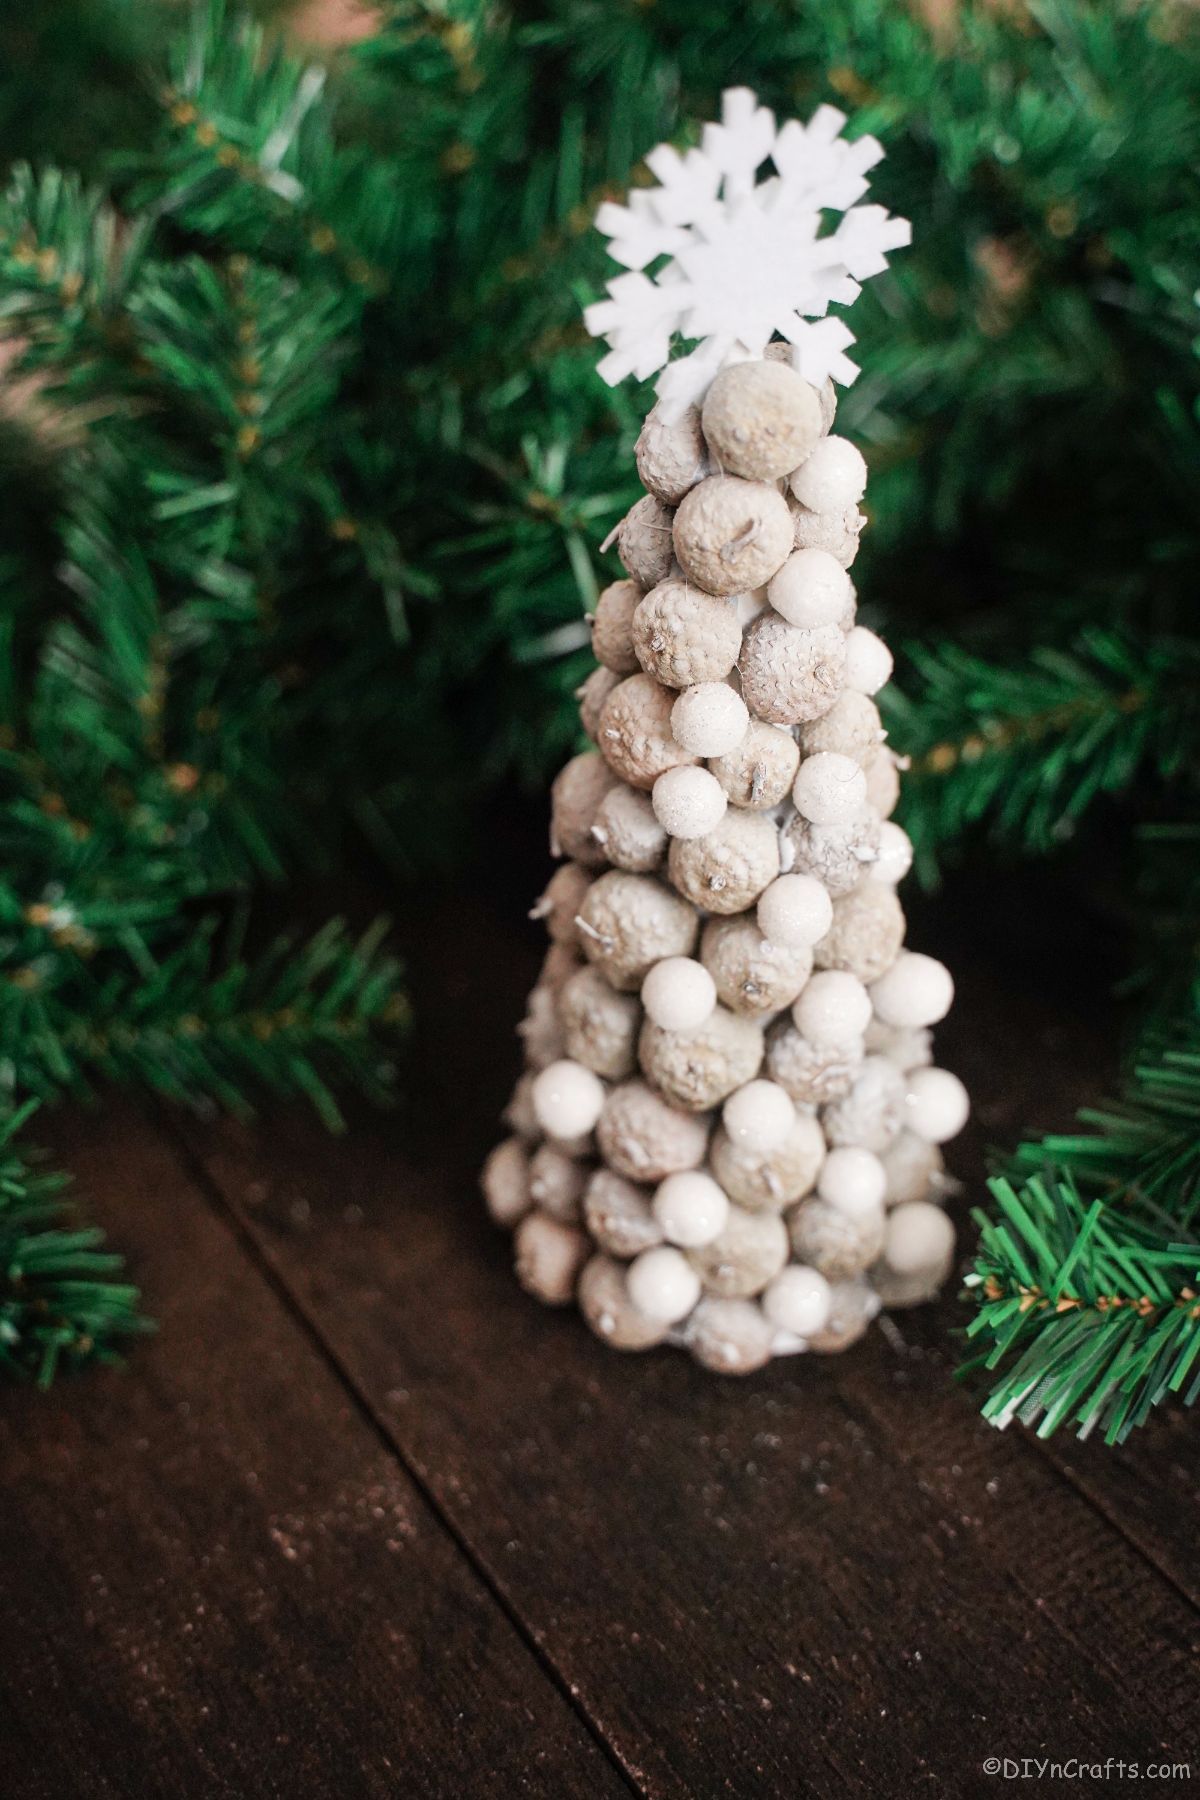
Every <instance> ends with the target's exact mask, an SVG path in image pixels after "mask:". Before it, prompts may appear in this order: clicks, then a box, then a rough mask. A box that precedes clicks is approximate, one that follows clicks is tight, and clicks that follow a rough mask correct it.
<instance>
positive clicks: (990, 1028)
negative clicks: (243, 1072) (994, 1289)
mask: <svg viewBox="0 0 1200 1800" xmlns="http://www.w3.org/2000/svg"><path fill="white" fill-rule="evenodd" d="M539 875H540V869H539V868H538V866H537V859H536V856H535V855H534V854H533V853H531V852H527V851H518V852H517V853H515V854H514V857H513V858H512V859H511V867H510V870H509V873H508V874H507V875H505V876H503V877H502V878H501V879H500V880H498V881H493V882H491V883H490V884H489V886H488V888H487V889H484V888H483V887H482V885H480V884H464V886H463V888H462V889H461V890H460V897H459V898H458V899H456V900H451V901H442V900H439V901H438V902H437V904H436V905H433V904H431V905H428V906H427V907H426V908H425V909H424V911H423V912H415V913H414V914H413V915H412V917H411V918H409V919H408V920H407V921H406V923H405V932H406V934H407V936H408V938H409V941H410V944H411V947H412V965H413V976H414V987H415V988H416V990H417V994H418V999H419V1002H420V1006H421V1016H422V1019H423V1028H422V1030H423V1036H422V1041H421V1044H420V1046H419V1053H418V1057H417V1059H416V1061H415V1063H414V1069H415V1070H417V1071H419V1074H415V1075H414V1076H413V1078H412V1079H413V1081H414V1083H418V1084H419V1089H418V1094H417V1102H418V1103H417V1104H415V1105H414V1106H413V1107H412V1108H411V1110H410V1111H409V1113H408V1115H407V1116H401V1115H397V1116H395V1117H388V1118H384V1119H379V1118H370V1117H365V1118H364V1117H356V1119H355V1129H354V1131H353V1132H352V1134H351V1135H350V1137H349V1138H348V1139H346V1140H344V1141H341V1142H335V1141H331V1140H330V1139H329V1138H327V1137H324V1136H323V1135H322V1134H321V1133H320V1132H319V1131H318V1130H317V1129H316V1128H315V1127H313V1126H311V1125H310V1124H309V1123H308V1121H307V1120H304V1119H300V1118H298V1117H296V1116H295V1115H292V1114H288V1115H287V1116H276V1117H273V1118H270V1119H268V1120H266V1121H265V1122H263V1123H262V1124H260V1125H258V1126H256V1127H254V1128H252V1129H251V1128H237V1127H231V1126H228V1125H224V1124H213V1125H207V1126H203V1127H201V1126H197V1125H195V1124H193V1123H188V1124H186V1125H185V1124H183V1123H181V1122H180V1121H179V1120H177V1119H175V1120H167V1119H160V1118H158V1117H153V1118H151V1117H147V1116H144V1115H142V1114H140V1113H138V1112H136V1111H134V1110H133V1109H131V1108H129V1107H127V1106H124V1105H117V1106H115V1107H108V1108H106V1109H105V1110H104V1111H103V1112H102V1113H101V1114H98V1115H95V1116H92V1117H90V1118H88V1119H85V1120H84V1121H83V1122H82V1123H78V1122H69V1121H67V1120H66V1119H64V1120H63V1121H62V1122H61V1123H60V1124H59V1125H58V1147H59V1148H60V1149H61V1150H62V1151H63V1153H64V1154H65V1156H66V1158H67V1161H68V1162H69V1164H70V1165H71V1166H72V1167H73V1168H74V1169H75V1170H76V1171H77V1173H78V1174H79V1177H80V1181H81V1186H82V1187H84V1188H85V1189H86V1190H87V1192H88V1193H89V1194H90V1196H91V1197H92V1200H93V1205H94V1210H95V1211H96V1213H97V1214H98V1216H100V1217H102V1218H103V1219H104V1221H105V1223H106V1224H108V1225H109V1227H110V1228H111V1229H112V1231H113V1232H114V1234H115V1235H116V1237H117V1238H118V1239H119V1240H120V1241H121V1242H122V1243H123V1244H124V1245H126V1246H127V1247H128V1248H129V1249H130V1251H131V1253H132V1256H133V1260H134V1264H135V1269H136V1273H137V1275H138V1277H139V1279H141V1280H142V1282H143V1283H144V1285H145V1287H146V1289H147V1290H148V1293H149V1294H150V1296H151V1298H152V1301H153V1305H154V1308H155V1310H156V1312H157V1314H158V1317H159V1320H160V1325H161V1329H160V1332H159V1334H158V1336H157V1337H156V1338H155V1339H154V1340H152V1341H151V1342H148V1343H147V1344H145V1345H143V1346H140V1347H138V1348H137V1349H136V1350H135V1352H134V1353H133V1355H132V1357H131V1359H130V1362H129V1365H128V1367H126V1368H125V1369H123V1370H112V1371H102V1372H99V1373H95V1374H92V1375H89V1376H88V1377H87V1378H85V1379H83V1380H80V1381H75V1382H71V1383H66V1384H63V1385H61V1386H60V1387H58V1388H57V1389H56V1390H55V1391H54V1392H53V1393H52V1394H51V1395H50V1396H48V1397H39V1396H36V1395H34V1394H31V1393H27V1392H18V1393H13V1392H11V1391H10V1392H8V1393H6V1394H5V1395H4V1396H3V1410H2V1414H0V1418H2V1421H3V1422H2V1424H0V1445H2V1447H3V1458H2V1467H0V1536H2V1538H3V1542H4V1551H3V1555H4V1568H5V1577H6V1579H5V1585H4V1604H3V1606H2V1607H0V1709H2V1713H0V1716H2V1717H3V1720H4V1722H5V1728H4V1730H3V1731H0V1795H3V1796H4V1800H71V1797H73V1796H76V1795H78V1796H80V1797H81V1800H84V1797H86V1800H91V1797H92V1796H109V1795H113V1796H116V1795H120V1796H127V1795H128V1796H131V1797H132V1796H138V1797H139V1800H142V1797H143V1796H156V1795H164V1796H177V1795H178V1796H208V1795H221V1796H224V1795H230V1796H238V1797H239V1800H246V1797H252V1800H258V1796H266V1795H279V1796H287V1797H288V1800H292V1797H293V1796H303V1797H304V1800H322V1797H323V1796H326V1795H329V1796H331V1797H332V1796H337V1797H338V1800H343V1797H347V1796H356V1795H360V1794H362V1795H372V1796H374V1795H392V1794H395V1795H404V1796H406V1797H407V1796H416V1797H418V1800H423V1797H424V1796H442V1795H446V1796H455V1797H462V1800H470V1797H473V1796H486V1797H487V1800H493V1797H494V1796H507V1795H508V1794H530V1795H543V1794H545V1795H554V1796H559V1797H564V1800H574V1797H575V1796H585V1797H587V1800H590V1797H592V1796H597V1797H598V1800H603V1797H604V1796H607V1795H609V1794H621V1793H637V1794H645V1795H652V1796H656V1797H661V1800H667V1797H668V1796H684V1797H688V1800H708V1797H709V1796H718V1795H735V1796H738V1797H739V1800H743V1797H750V1796H764V1797H765V1796H772V1797H775V1796H778V1797H780V1800H782V1797H784V1796H786V1797H788V1800H791V1797H793V1796H801V1795H809V1794H811V1795H819V1796H827V1795H832V1794H849V1795H860V1794H861V1795H876V1794H888V1795H893V1794H896V1795H906V1794H909V1793H915V1792H919V1791H924V1790H925V1789H926V1788H933V1789H934V1790H941V1791H945V1792H948V1793H975V1792H980V1791H983V1790H984V1789H985V1788H986V1787H987V1786H988V1785H989V1783H988V1782H987V1780H986V1778H985V1776H984V1774H983V1768H984V1763H985V1759H986V1758H988V1757H989V1756H999V1757H1010V1758H1013V1759H1018V1758H1021V1757H1051V1758H1054V1759H1057V1760H1059V1761H1065V1760H1066V1759H1068V1758H1071V1757H1080V1758H1083V1759H1085V1760H1088V1761H1103V1760H1104V1759H1105V1758H1106V1757H1115V1758H1122V1759H1124V1760H1125V1761H1126V1762H1137V1763H1140V1764H1141V1765H1143V1767H1144V1766H1145V1765H1146V1764H1148V1763H1150V1762H1152V1761H1153V1762H1158V1761H1163V1760H1168V1761H1176V1762H1188V1761H1191V1763H1192V1765H1193V1767H1194V1768H1197V1769H1200V1747H1198V1746H1197V1731H1196V1727H1197V1723H1198V1720H1200V1708H1198V1705H1197V1699H1196V1666H1197V1665H1196V1655H1197V1646H1198V1645H1200V1619H1198V1618H1197V1603H1198V1600H1200V1578H1198V1573H1197V1567H1196V1556H1195V1551H1194V1540H1195V1535H1196V1533H1195V1526H1196V1501H1197V1493H1198V1490H1200V1457H1198V1456H1197V1451H1196V1447H1195V1442H1196V1440H1195V1431H1194V1428H1193V1423H1192V1421H1191V1420H1190V1419H1188V1418H1186V1417H1183V1418H1180V1417H1178V1416H1176V1417H1169V1416H1164V1418H1163V1419H1161V1420H1159V1421H1157V1422H1156V1423H1155V1424H1154V1425H1152V1426H1151V1427H1150V1428H1149V1429H1148V1430H1147V1431H1146V1432H1144V1433H1143V1435H1142V1437H1141V1439H1140V1440H1139V1442H1138V1443H1137V1444H1136V1446H1135V1447H1134V1448H1132V1449H1130V1450H1127V1451H1124V1452H1121V1453H1118V1454H1114V1453H1112V1452H1108V1451H1105V1450H1104V1449H1102V1448H1101V1447H1100V1446H1099V1445H1094V1444H1087V1445H1077V1444H1075V1443H1073V1442H1070V1441H1067V1440H1061V1441H1060V1440H1055V1441H1054V1442H1053V1443H1052V1444H1050V1445H1043V1444H1039V1443H1037V1442H1035V1441H1033V1440H1031V1439H1030V1438H1029V1437H1028V1436H1025V1435H1020V1434H1018V1433H1016V1432H1010V1433H1007V1434H1003V1435H1001V1434H998V1433H996V1432H994V1431H992V1430H991V1429H990V1428H988V1427H986V1426H985V1425H983V1424H982V1423H981V1422H980V1420H979V1419H978V1416H977V1412H976V1410H975V1407H974V1405H973V1403H972V1400H971V1398H970V1396H969V1395H966V1394H964V1393H963V1392H962V1391H961V1389H960V1388H959V1387H957V1386H956V1385H954V1384H953V1383H952V1382H951V1380H950V1370H951V1369H952V1367H953V1364H954V1362H955V1360H956V1358H957V1355H958V1346H957V1345H956V1343H955V1342H954V1340H953V1338H952V1335H951V1334H952V1332H953V1331H954V1329H955V1327H956V1326H957V1325H958V1324H959V1323H960V1322H961V1314H960V1311H959V1308H958V1305H957V1302H956V1301H955V1300H954V1299H953V1297H947V1298H946V1299H945V1300H944V1301H943V1302H941V1303H940V1304H939V1305H938V1306H937V1307H934V1308H929V1309H925V1310H923V1311H922V1312H920V1313H915V1314H908V1315H904V1316H902V1317H901V1318H900V1319H899V1320H898V1329H897V1330H895V1331H890V1332H887V1333H884V1332H881V1331H875V1332H873V1333H872V1334H871V1336H870V1337H869V1338H868V1340H867V1341H866V1342H865V1343H864V1344H863V1345H861V1346H859V1347H858V1348H857V1349H856V1350H855V1351H854V1352H852V1353H851V1354H849V1355H847V1356H845V1357H842V1358H837V1359H816V1358H795V1359H786V1360H785V1361H783V1362H782V1363H780V1364H778V1365H776V1366H774V1367H772V1368H770V1369H768V1370H766V1371H764V1372H763V1373H762V1374H760V1375H758V1376H755V1377H753V1378H752V1379H750V1380H748V1381H746V1382H730V1381H720V1380H718V1379H715V1378H713V1377H711V1376H707V1375H705V1374H703V1373H702V1372H700V1371H699V1370H697V1369H696V1368H695V1367H694V1366H693V1365H692V1364H691V1363H690V1361H688V1360H687V1359H686V1358H684V1357H682V1356H680V1355H679V1354H677V1353H673V1352H661V1353H656V1354H654V1355H651V1356H648V1357H640V1358H628V1357H620V1356H616V1355H614V1354H612V1353H611V1352H608V1351H606V1350H604V1349H603V1348H602V1347H601V1346H600V1345H598V1344H597V1343H596V1342H595V1341H594V1340H593V1339H592V1338H591V1337H590V1336H589V1335H588V1333H587V1332H586V1330H585V1329H584V1327H583V1326H582V1325H581V1324H580V1323H579V1322H578V1320H577V1319H576V1318H574V1317H572V1316H567V1315H558V1314H550V1313H547V1312H545V1311H543V1310H542V1309H540V1308H538V1307H536V1306H535V1305H534V1304H533V1303H532V1302H530V1301H528V1300H527V1299H526V1298H525V1297H524V1296H523V1295H522V1294H521V1293H520V1292H519V1291H518V1289H517V1288H516V1286H515V1283H514V1282H513V1280H512V1277H511V1273H510V1271H509V1267H508V1257H507V1246H506V1245H505V1244H504V1242H503V1240H502V1239H500V1237H499V1236H498V1235H497V1234H495V1233H494V1232H493V1231H492V1229H491V1228H490V1226H489V1225H488V1223H487V1221H486V1219H485V1218H484V1217H483V1215H482V1212H481V1209H480V1207H479V1205H478V1203H477V1198H476V1191H475V1174H476V1170H477V1167H478V1163H479V1160H480V1158H481V1156H482V1154H483V1152H484V1151H485V1149H486V1147H487V1145H488V1144H489V1142H490V1141H491V1140H492V1137H493V1135H494V1130H495V1127H494V1118H495V1114H496V1112H497V1110H498V1107H499V1105H500V1103H501V1101H502V1099H503V1097H504V1093H505V1090H506V1087H507V1085H508V1084H509V1083H510V1081H511V1077H512V1072H513V1061H514V1056H515V1051H514V1047H513V1040H512V1036H511V1027H512V1023H513V1021H514V1019H515V1018H516V1016H517V1014H518V1010H519V1007H520V1003H521V1000H522V998H523V994H524V991H525V989H526V987H527V986H528V985H529V982H530V980H531V979H532V974H533V971H534V969H535V967H536V960H537V944H536V938H535V936H534V934H533V933H532V932H531V931H530V930H529V929H528V928H527V927H526V925H525V923H524V921H523V919H522V916H521V910H520V907H519V906H518V904H517V897H518V895H519V894H521V893H522V891H523V889H526V888H529V889H532V888H533V887H535V886H536V883H537V880H538V878H539ZM1023 896H1025V897H1023ZM1022 907H1025V908H1027V907H1028V900H1027V892H1026V889H1025V888H1024V887H1021V886H1014V887H1013V888H1011V889H1009V890H1006V889H1005V887H1004V884H1003V883H1001V884H999V887H998V888H997V884H996V883H995V882H993V883H990V884H989V887H988V889H987V891H986V894H985V893H984V892H983V891H976V890H975V889H973V888H972V887H970V886H969V885H966V884H960V885H959V886H958V887H957V888H956V889H952V890H951V891H950V892H949V893H948V894H947V895H946V896H945V897H944V898H943V899H942V900H941V901H939V902H938V903H936V905H933V906H929V905H926V906H922V907H920V908H918V909H916V910H917V918H916V921H915V924H914V933H913V937H914V941H915V942H917V943H918V944H919V945H923V946H924V947H935V946H936V948H937V949H938V951H939V953H940V954H945V955H946V956H947V958H948V960H951V961H952V962H953V963H954V965H955V967H956V970H957V972H958V975H959V992H960V997H959V1003H958V1006H957V1008H956V1011H955V1014H954V1015H953V1020H952V1022H951V1023H949V1024H948V1025H947V1027H946V1028H944V1038H943V1042H944V1044H945V1057H946V1060H947V1062H949V1063H950V1065H951V1066H953V1067H956V1068H958V1069H959V1070H960V1071H961V1072H962V1073H963V1075H964V1077H965V1078H966V1079H967V1080H968V1082H969V1084H970V1085H971V1087H972V1090H973V1092H974V1094H975V1096H976V1100H977V1114H976V1122H975V1125H974V1127H973V1129H972V1134H971V1139H970V1141H969V1142H968V1143H966V1144H965V1145H964V1146H963V1148H962V1151H961V1154H960V1155H959V1156H958V1157H957V1158H956V1160H957V1162H958V1164H959V1167H960V1170H961V1172H962V1173H963V1174H964V1175H966V1176H967V1177H968V1179H969V1181H970V1182H971V1183H972V1184H974V1186H975V1188H976V1190H977V1188H978V1181H979V1174H980V1169H981V1159H982V1152H983V1146H984V1145H985V1143H988V1142H992V1141H1000V1142H1003V1141H1011V1138H1012V1137H1013V1135H1014V1134H1015V1133H1016V1132H1017V1131H1018V1130H1020V1129H1021V1128H1022V1127H1023V1126H1032V1125H1037V1124H1052V1123H1059V1122H1062V1121H1063V1120H1064V1119H1065V1118H1066V1117H1067V1115H1068V1114H1069V1112H1070V1110H1071V1108H1072V1107H1073V1105H1074V1104H1076V1102H1077V1101H1078V1100H1079V1099H1080V1098H1081V1097H1082V1096H1083V1095H1084V1094H1086V1093H1088V1092H1089V1090H1090V1089H1091V1087H1092V1084H1093V1082H1094V1080H1095V1074H1096V1069H1097V1067H1098V1066H1103V1065H1105V1064H1111V1061H1112V1056H1113V1044H1112V1022H1111V1019H1109V1018H1107V1017H1106V1015H1105V1014H1104V1012H1103V1011H1102V1010H1100V1009H1099V1008H1098V1006H1097V1004H1096V1003H1097V1001H1098V1000H1100V999H1101V998H1102V995H1103V976H1104V969H1105V961H1104V959H1105V956H1106V955H1107V954H1109V952H1108V950H1106V949H1105V947H1104V945H1103V944H1102V942H1101V940H1100V938H1099V937H1098V936H1089V932H1088V929H1087V927H1086V925H1085V926H1083V927H1081V926H1080V924H1079V921H1078V920H1076V919H1071V918H1064V920H1063V923H1062V924H1061V926H1060V927H1059V928H1057V930H1055V929H1054V928H1051V929H1050V930H1049V931H1047V930H1045V929H1039V933H1038V945H1037V950H1036V954H1031V953H1030V949H1029V942H1030V934H1029V933H1028V931H1027V929H1026V928H1024V927H1021V926H1020V924H1019V921H1020V919H1021V918H1022V917H1023V916H1026V915H1024V914H1022V911H1021V908H1022ZM1005 920H1008V922H1009V923H1008V925H1007V926H1005V925H1004V923H1003V921H1005ZM1014 920H1015V921H1017V923H1014ZM1040 923H1041V924H1043V925H1044V920H1043V921H1041V922H1040ZM1023 932H1024V935H1022V933H1023ZM1187 1785H1189V1784H1187V1783H1185V1782H1183V1781H1182V1780H1180V1781H1179V1782H1178V1783H1173V1782H1171V1781H1166V1782H1163V1781H1159V1782H1157V1783H1155V1784H1154V1791H1158V1792H1170V1791H1179V1792H1182V1791H1184V1789H1185V1787H1186V1786H1187ZM1084 1791H1092V1790H1084ZM1105 1791H1109V1790H1108V1789H1107V1788H1106V1789H1105ZM1112 1791H1123V1790H1118V1789H1116V1788H1114V1789H1113V1790H1112Z"/></svg>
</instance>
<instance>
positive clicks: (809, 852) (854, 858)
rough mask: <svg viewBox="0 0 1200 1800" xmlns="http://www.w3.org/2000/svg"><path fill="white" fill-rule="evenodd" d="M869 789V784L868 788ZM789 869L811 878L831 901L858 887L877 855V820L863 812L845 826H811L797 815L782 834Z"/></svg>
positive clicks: (810, 823)
mask: <svg viewBox="0 0 1200 1800" xmlns="http://www.w3.org/2000/svg"><path fill="white" fill-rule="evenodd" d="M868 785H869V784H868ZM784 841H785V843H786V845H787V847H788V851H789V853H790V855H791V859H792V861H791V868H792V869H793V870H794V871H795V872H796V873H798V874H803V875H812V876H815V878H816V879H817V880H818V881H819V882H820V883H821V885H822V887H824V888H827V889H828V891H829V893H830V894H831V895H832V896H833V898H834V899H836V898H837V897H838V895H839V894H848V893H849V892H850V889H851V888H854V887H857V886H858V884H859V882H860V881H861V880H862V878H863V876H864V874H865V873H866V872H867V870H868V869H869V868H870V866H871V864H872V863H873V862H874V861H875V858H876V856H877V854H878V852H879V820H878V819H877V818H876V817H875V816H874V814H873V813H872V812H871V811H868V810H864V811H863V813H862V814H861V815H860V817H858V818H857V819H851V821H850V823H849V824H848V825H814V824H813V823H812V822H811V820H809V819H804V818H801V817H800V815H799V814H798V813H797V815H796V817H795V818H794V819H792V821H791V822H790V824H789V825H788V826H787V827H786V829H785V831H784Z"/></svg>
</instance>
